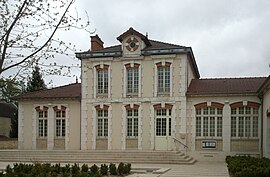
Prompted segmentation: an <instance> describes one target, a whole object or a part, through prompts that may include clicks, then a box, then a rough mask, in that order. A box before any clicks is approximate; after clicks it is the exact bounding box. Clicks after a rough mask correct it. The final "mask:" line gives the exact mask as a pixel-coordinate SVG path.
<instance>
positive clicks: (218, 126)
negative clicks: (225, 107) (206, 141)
mask: <svg viewBox="0 0 270 177" xmlns="http://www.w3.org/2000/svg"><path fill="white" fill-rule="evenodd" d="M196 136H197V137H221V136H222V109H221V108H213V107H205V108H197V109H196Z"/></svg>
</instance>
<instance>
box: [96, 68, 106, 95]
mask: <svg viewBox="0 0 270 177" xmlns="http://www.w3.org/2000/svg"><path fill="white" fill-rule="evenodd" d="M96 70H97V94H101V95H102V94H108V88H109V76H108V73H109V66H108V65H104V66H103V68H101V67H100V65H97V66H96Z"/></svg>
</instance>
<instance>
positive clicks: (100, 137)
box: [97, 136, 108, 140]
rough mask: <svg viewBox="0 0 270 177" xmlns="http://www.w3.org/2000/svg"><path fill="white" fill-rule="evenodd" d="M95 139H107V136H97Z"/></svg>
mask: <svg viewBox="0 0 270 177" xmlns="http://www.w3.org/2000/svg"><path fill="white" fill-rule="evenodd" d="M97 139H99V140H102V139H103V140H105V139H108V137H105V136H98V137H97Z"/></svg>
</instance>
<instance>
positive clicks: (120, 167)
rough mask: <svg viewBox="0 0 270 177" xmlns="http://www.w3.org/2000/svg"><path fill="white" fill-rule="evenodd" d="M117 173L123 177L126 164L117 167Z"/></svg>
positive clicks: (121, 163)
mask: <svg viewBox="0 0 270 177" xmlns="http://www.w3.org/2000/svg"><path fill="white" fill-rule="evenodd" d="M117 171H118V174H119V175H123V174H124V163H123V162H120V163H119V165H118V167H117Z"/></svg>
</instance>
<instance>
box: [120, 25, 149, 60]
mask: <svg viewBox="0 0 270 177" xmlns="http://www.w3.org/2000/svg"><path fill="white" fill-rule="evenodd" d="M117 40H119V41H120V42H121V43H122V51H123V55H124V56H126V57H138V56H140V55H141V50H143V49H144V48H145V47H148V46H151V43H150V42H149V40H148V38H147V36H144V35H143V34H141V33H139V32H138V31H136V30H134V29H133V28H129V30H127V31H126V32H124V33H123V34H121V35H120V36H119V37H117Z"/></svg>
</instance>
